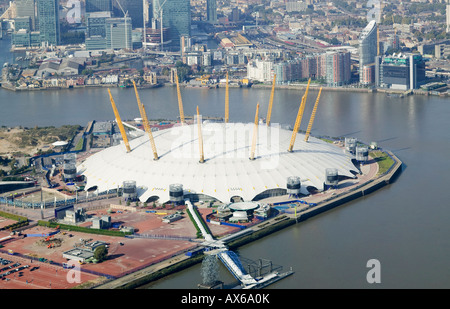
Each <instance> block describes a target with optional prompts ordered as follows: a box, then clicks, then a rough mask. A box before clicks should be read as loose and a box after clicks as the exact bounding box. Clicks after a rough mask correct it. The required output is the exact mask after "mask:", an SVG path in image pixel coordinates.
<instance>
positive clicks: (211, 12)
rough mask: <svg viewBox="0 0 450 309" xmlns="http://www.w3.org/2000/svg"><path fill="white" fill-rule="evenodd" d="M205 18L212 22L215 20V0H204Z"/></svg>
mask: <svg viewBox="0 0 450 309" xmlns="http://www.w3.org/2000/svg"><path fill="white" fill-rule="evenodd" d="M206 20H207V21H208V22H210V23H212V24H214V23H216V22H217V0H206Z"/></svg>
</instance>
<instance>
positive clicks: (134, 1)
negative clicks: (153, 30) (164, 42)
mask: <svg viewBox="0 0 450 309" xmlns="http://www.w3.org/2000/svg"><path fill="white" fill-rule="evenodd" d="M167 2H169V0H167ZM113 11H114V16H115V17H125V14H127V16H128V17H130V18H131V21H132V27H133V28H142V26H143V24H144V2H143V1H142V0H114V2H113Z"/></svg>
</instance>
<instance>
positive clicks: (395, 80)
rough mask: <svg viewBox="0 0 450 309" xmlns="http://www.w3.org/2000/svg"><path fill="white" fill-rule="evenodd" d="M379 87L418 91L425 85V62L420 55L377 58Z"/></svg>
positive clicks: (394, 55)
mask: <svg viewBox="0 0 450 309" xmlns="http://www.w3.org/2000/svg"><path fill="white" fill-rule="evenodd" d="M376 64H377V65H376V68H377V70H378V72H377V73H376V76H377V78H379V80H378V81H377V85H378V86H379V87H381V88H389V89H396V90H410V89H417V88H419V87H420V85H422V84H423V83H425V81H426V76H425V62H424V60H423V58H422V56H421V55H420V54H403V53H400V54H398V55H396V54H393V55H391V56H385V57H377V62H376Z"/></svg>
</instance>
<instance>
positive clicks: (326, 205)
mask: <svg viewBox="0 0 450 309" xmlns="http://www.w3.org/2000/svg"><path fill="white" fill-rule="evenodd" d="M385 152H386V153H388V154H389V156H390V157H391V158H392V159H393V161H394V164H393V165H392V166H391V167H390V169H389V170H388V171H387V172H386V173H384V174H382V175H379V176H377V173H378V163H376V162H375V161H374V160H371V162H368V163H367V164H365V165H364V166H361V175H358V176H357V179H356V180H347V181H346V182H344V183H343V184H342V188H338V189H333V190H327V192H322V193H317V194H313V195H311V196H308V197H305V198H302V200H304V201H306V202H308V203H314V205H316V206H313V207H309V208H308V209H306V210H301V211H298V212H293V211H290V213H287V212H286V213H285V214H280V215H278V216H275V217H273V218H270V219H268V220H266V221H264V222H262V223H259V224H257V225H255V226H252V227H249V228H247V229H246V230H244V231H245V233H242V232H243V231H241V233H239V235H236V237H233V235H228V236H226V237H224V238H231V240H230V241H229V242H226V245H227V246H228V247H230V248H237V247H239V246H242V245H244V244H247V243H249V242H252V241H254V240H257V239H260V238H262V237H264V236H267V235H269V234H271V233H273V232H275V231H278V230H280V229H283V228H286V227H288V226H291V225H293V224H296V223H300V222H302V221H305V220H307V219H308V218H311V217H314V216H316V215H319V214H321V213H323V212H326V211H328V210H331V209H333V208H335V207H337V206H340V205H343V204H345V203H347V202H349V201H352V200H355V199H357V198H359V197H362V196H365V195H367V194H370V193H372V192H374V191H376V190H378V189H380V188H382V187H384V186H386V185H388V184H390V183H392V182H393V181H394V180H395V179H396V178H397V177H398V175H399V174H400V173H401V171H402V162H401V161H400V159H399V158H398V157H396V156H395V155H394V154H393V153H392V152H390V151H385ZM290 200H291V201H292V202H293V203H294V202H295V200H292V198H291V199H289V198H288V197H287V196H284V197H277V198H269V199H266V200H264V202H268V203H277V202H284V201H285V202H288V201H290ZM236 234H238V233H236ZM230 236H231V237H230ZM200 246H201V242H199V247H200ZM202 256H203V255H202V254H200V255H197V256H195V257H189V256H186V255H177V256H173V257H171V258H170V259H167V260H165V261H162V262H160V263H157V264H154V265H152V266H150V267H147V268H144V269H141V270H139V271H137V272H134V273H132V274H129V275H126V276H123V277H121V278H118V279H115V280H113V281H110V282H107V283H105V284H103V285H100V286H97V287H96V289H120V288H137V287H139V286H140V285H143V284H147V283H150V282H152V281H155V280H157V279H159V278H162V277H163V276H166V275H168V274H169V273H173V272H176V271H179V270H181V269H184V268H187V267H190V266H192V265H194V264H197V263H200V262H201V261H202Z"/></svg>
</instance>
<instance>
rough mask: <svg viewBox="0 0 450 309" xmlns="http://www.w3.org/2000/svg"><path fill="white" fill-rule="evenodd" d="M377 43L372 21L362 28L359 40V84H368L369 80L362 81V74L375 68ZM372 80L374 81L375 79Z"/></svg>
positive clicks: (375, 25)
mask: <svg viewBox="0 0 450 309" xmlns="http://www.w3.org/2000/svg"><path fill="white" fill-rule="evenodd" d="M377 42H378V41H377V23H376V22H375V20H372V21H370V22H369V24H368V25H367V26H366V27H365V28H364V30H363V31H362V33H361V36H360V39H359V82H360V83H361V84H367V83H368V81H369V80H367V79H366V80H364V77H365V75H364V73H367V72H368V71H370V67H371V66H375V57H376V56H377V53H378V48H377ZM373 71H374V70H373ZM372 80H375V77H373V78H372Z"/></svg>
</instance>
